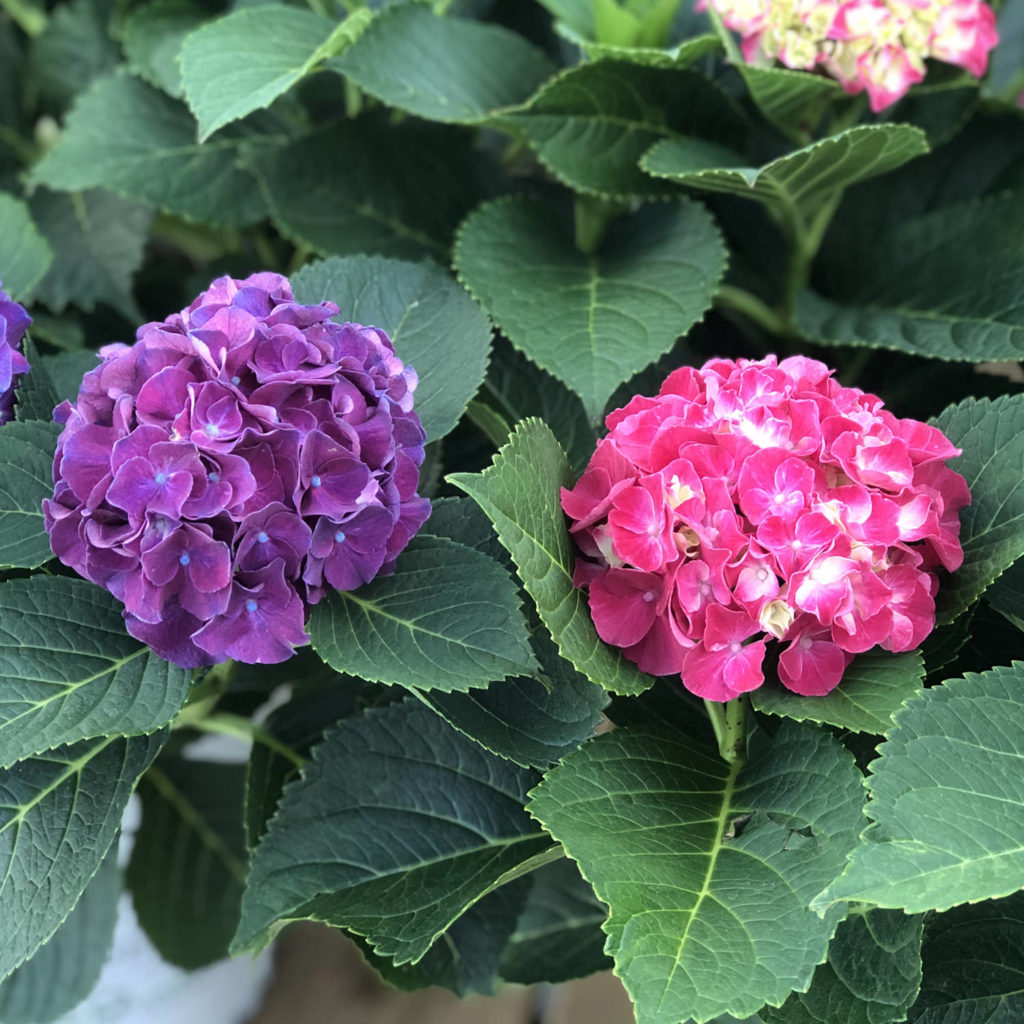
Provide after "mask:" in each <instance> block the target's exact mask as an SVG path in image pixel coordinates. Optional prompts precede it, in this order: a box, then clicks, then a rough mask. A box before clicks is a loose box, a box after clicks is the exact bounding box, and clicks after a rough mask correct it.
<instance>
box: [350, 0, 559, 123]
mask: <svg viewBox="0 0 1024 1024" xmlns="http://www.w3.org/2000/svg"><path fill="white" fill-rule="evenodd" d="M331 67H334V68H336V69H337V70H338V71H341V72H342V73H343V74H345V75H347V76H348V77H349V78H350V79H351V80H352V81H353V82H355V83H356V84H357V85H358V86H359V87H360V88H361V89H364V90H365V91H366V92H368V93H369V94H370V95H371V96H376V97H377V99H379V100H382V101H383V102H384V103H387V104H388V105H389V106H392V107H398V108H399V109H400V110H406V111H408V112H409V113H411V114H416V115H417V116H419V117H423V118H427V119H428V120H431V121H452V122H462V123H470V124H472V123H474V122H478V121H483V120H485V119H486V118H487V117H488V115H489V114H491V113H492V111H495V110H500V109H501V108H502V107H511V106H515V105H516V104H519V103H522V101H523V100H525V99H526V97H527V96H529V95H530V93H531V92H533V90H534V89H536V88H537V86H538V85H540V83H541V82H543V81H544V79H546V78H547V77H548V76H549V75H550V74H551V73H552V72H553V71H554V66H553V65H552V64H551V62H550V61H549V60H548V58H547V57H545V56H544V54H543V53H541V52H540V50H538V49H536V47H534V46H533V45H532V44H531V43H528V42H527V41H526V40H525V39H524V38H523V37H522V36H520V35H517V34H516V33H515V32H511V31H509V30H508V29H505V28H502V27H501V26H499V25H484V24H481V23H480V22H478V21H470V20H467V19H463V18H452V17H447V18H441V17H438V16H437V15H435V14H434V13H433V12H432V11H431V9H430V7H429V6H428V5H426V4H422V3H412V4H400V5H396V6H394V7H391V8H389V9H388V10H386V11H384V12H383V13H382V14H380V15H379V16H378V17H377V18H375V19H374V21H373V22H372V23H371V24H370V25H369V27H368V28H367V29H366V31H365V32H363V34H362V35H361V36H360V38H359V39H358V40H357V41H356V42H355V44H354V45H353V46H351V47H350V48H349V49H348V50H347V51H346V52H345V53H344V54H343V55H342V56H341V57H339V58H338V59H337V60H334V61H332V62H331Z"/></svg>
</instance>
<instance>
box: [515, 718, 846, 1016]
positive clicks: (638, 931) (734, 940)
mask: <svg viewBox="0 0 1024 1024" xmlns="http://www.w3.org/2000/svg"><path fill="white" fill-rule="evenodd" d="M860 793H861V786H860V774H859V773H858V772H857V770H856V768H855V767H854V764H853V759H852V757H851V756H850V755H849V754H848V753H847V752H846V751H845V750H844V749H843V748H842V747H841V746H840V745H839V744H838V743H837V742H836V741H835V740H833V739H832V738H831V737H830V736H828V735H826V734H825V733H824V732H823V731H822V730H818V729H812V728H810V727H808V726H803V725H797V724H795V723H792V722H786V723H784V724H783V726H782V728H781V729H780V730H779V732H778V733H777V734H776V736H775V738H774V741H772V742H771V743H770V744H769V743H768V741H764V742H763V743H762V745H761V747H760V749H759V750H758V751H757V753H755V755H754V757H753V758H752V759H751V761H750V762H749V763H748V765H747V766H746V768H745V769H743V770H742V771H741V770H740V767H739V764H738V763H737V764H734V765H733V766H731V767H730V766H729V765H726V764H725V763H724V762H722V761H721V760H720V759H719V758H718V756H717V754H716V753H715V752H713V751H712V750H710V749H709V748H706V747H703V746H701V745H700V744H698V743H696V742H694V741H693V740H691V739H690V738H688V737H686V736H684V735H682V734H678V733H677V734H671V735H670V734H659V733H653V732H645V731H643V730H631V729H620V730H617V731H616V732H613V733H609V734H607V735H604V736H599V737H598V738H597V739H596V740H594V741H592V742H591V743H588V744H587V745H586V746H585V747H583V748H581V749H580V750H578V751H576V752H575V753H573V754H570V755H569V756H568V757H567V758H565V759H564V760H563V761H562V763H561V765H559V767H557V768H555V769H554V771H552V772H549V773H548V775H547V777H546V778H545V780H544V781H543V782H542V783H541V785H540V786H538V787H537V789H536V790H534V792H533V794H532V797H533V799H532V802H531V803H530V807H529V809H530V812H531V813H532V814H533V815H535V816H536V817H537V818H538V819H539V820H540V821H541V822H542V823H543V824H544V825H545V827H546V828H548V830H549V831H550V832H551V833H552V834H553V835H554V836H555V838H556V839H558V840H559V841H560V842H561V843H562V844H563V845H564V846H565V848H566V850H567V852H568V853H569V856H571V857H572V858H573V859H575V860H577V861H579V863H580V867H581V869H582V871H583V874H584V876H585V877H586V878H587V879H589V881H590V882H591V883H592V884H593V886H594V889H595V891H596V892H597V895H598V896H599V897H600V898H601V899H602V900H603V901H604V902H605V903H607V904H608V906H609V917H608V921H607V923H606V924H605V926H604V927H605V932H606V933H607V935H608V942H607V945H606V947H605V948H606V951H607V952H609V953H610V954H611V955H612V956H613V957H614V959H615V971H616V974H618V975H619V977H620V978H622V980H623V982H624V983H625V986H626V990H627V991H628V992H629V994H630V997H631V998H632V1000H633V1002H634V1004H635V1006H636V1015H637V1021H638V1024H678V1022H679V1021H680V1020H683V1019H688V1018H691V1017H692V1018H694V1019H695V1020H697V1021H707V1020H709V1019H710V1018H712V1017H715V1016H716V1015H717V1014H720V1013H731V1014H734V1015H737V1016H742V1015H744V1014H749V1013H753V1012H754V1011H756V1010H757V1009H759V1008H760V1007H761V1006H762V1005H764V1003H766V1002H768V1003H773V1004H778V1003H781V1002H782V1001H783V999H785V998H786V996H787V995H788V994H789V993H790V991H792V990H793V989H799V988H805V987H806V986H807V984H808V983H809V981H810V979H811V975H812V973H813V971H814V968H815V965H817V964H818V963H820V962H821V960H822V959H823V958H824V956H825V951H826V948H827V946H828V942H829V939H830V938H831V937H832V933H833V931H834V930H835V927H836V925H837V923H838V922H839V920H840V919H841V917H842V912H841V911H840V910H839V909H838V908H836V909H834V910H833V911H832V912H831V914H830V916H829V917H828V918H826V919H824V920H823V919H821V918H818V917H816V915H815V914H814V913H812V912H811V911H810V910H809V909H808V905H809V903H810V900H811V899H812V898H813V896H814V895H815V893H816V892H818V891H820V890H819V886H821V885H822V883H826V884H827V883H828V882H829V881H830V880H831V879H833V878H835V876H836V875H837V874H838V872H839V871H840V870H841V869H842V865H843V863H844V858H845V855H846V853H847V851H848V850H849V849H850V848H851V847H852V846H853V845H854V843H855V841H856V829H857V826H858V823H859V820H860V813H859V807H860V800H861V797H860Z"/></svg>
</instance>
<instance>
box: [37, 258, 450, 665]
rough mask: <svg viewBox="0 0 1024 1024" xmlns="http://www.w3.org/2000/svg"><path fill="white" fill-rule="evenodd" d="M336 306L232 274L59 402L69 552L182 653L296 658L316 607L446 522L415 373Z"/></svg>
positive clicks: (56, 532)
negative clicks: (436, 497) (439, 518)
mask: <svg viewBox="0 0 1024 1024" xmlns="http://www.w3.org/2000/svg"><path fill="white" fill-rule="evenodd" d="M337 312H338V309H337V307H336V306H335V305H334V304H333V303H329V302H324V303H321V304H319V305H315V306H305V305H299V304H298V303H296V302H295V301H294V297H293V295H292V292H291V289H290V287H289V284H288V281H287V280H286V279H285V278H283V277H281V276H279V275H277V274H270V273H261V274H254V275H252V276H251V277H248V278H246V279H245V280H242V281H239V280H234V279H232V278H229V277H222V278H220V279H219V280H217V281H214V282H213V284H212V285H211V286H210V287H209V289H208V290H207V291H205V292H204V293H203V294H202V295H200V296H199V297H198V298H197V299H196V300H195V301H194V302H193V303H192V304H191V305H190V306H189V307H188V309H186V310H184V311H182V313H180V314H176V315H173V316H170V317H168V319H167V320H165V321H163V322H162V323H149V324H145V325H144V326H143V327H141V328H140V329H139V332H138V340H137V341H136V343H135V345H133V346H131V347H129V346H127V345H122V344H115V345H109V346H107V347H106V348H104V349H102V350H101V352H100V355H101V356H102V357H103V362H102V363H101V365H100V366H98V367H97V368H96V369H94V370H91V371H90V372H89V373H87V374H86V375H85V378H84V380H83V381H82V387H81V390H80V392H79V395H78V401H77V403H76V404H74V405H71V404H70V403H67V402H65V403H64V404H63V405H61V406H59V407H58V408H57V410H56V412H55V413H54V418H55V419H56V420H57V421H58V422H61V423H63V424H64V430H63V432H62V433H61V435H60V439H59V441H58V444H57V454H56V457H55V459H54V467H53V474H54V482H55V485H56V486H55V491H54V495H53V498H52V500H47V501H46V502H45V503H44V513H45V516H46V526H47V529H48V531H49V533H50V542H51V544H52V546H53V550H54V552H55V553H56V555H57V556H58V557H59V558H60V560H61V561H62V562H64V564H65V565H69V566H71V567H72V568H74V569H75V570H77V571H78V572H79V573H80V574H81V575H82V576H84V577H85V578H86V579H89V580H92V581H93V582H95V583H98V584H100V585H101V586H104V587H106V588H107V590H109V591H110V592H111V593H112V594H114V595H115V596H116V597H117V598H118V599H119V600H121V601H123V602H124V605H125V622H126V624H127V627H128V630H129V632H130V633H131V634H132V635H133V636H135V637H138V638H139V639H141V640H143V641H145V642H146V643H147V644H149V645H150V646H151V647H152V648H153V649H154V650H155V651H156V652H157V653H158V654H160V655H161V656H162V657H164V658H167V659H168V660H170V661H173V662H176V663H177V664H179V665H184V666H188V667H193V666H198V665H203V664H211V663H214V662H217V661H222V660H224V659H225V658H235V659H237V660H240V661H246V662H277V661H283V660H284V659H285V658H287V657H289V656H290V655H291V654H292V653H293V645H297V644H302V643H305V642H306V641H307V640H308V637H307V635H306V633H305V631H304V628H303V624H304V622H305V618H306V609H307V606H308V605H312V604H315V603H316V602H317V601H319V600H320V598H321V597H322V596H323V595H324V594H325V593H326V592H327V590H328V588H336V589H339V590H349V589H352V588H354V587H358V586H359V585H360V584H362V583H365V582H367V581H369V580H370V579H372V578H373V577H374V576H375V575H377V574H378V573H382V572H385V573H386V572H389V571H391V569H392V568H393V565H394V561H395V557H396V556H397V555H398V553H399V552H400V551H401V550H402V549H403V548H404V547H405V545H406V544H407V543H408V541H409V539H410V538H411V537H412V535H413V534H414V533H415V532H416V530H417V529H418V528H419V527H420V526H421V525H422V524H423V522H424V520H425V519H426V518H427V516H428V515H429V512H430V505H429V502H428V501H427V500H426V499H425V498H420V497H417V495H416V487H417V484H418V481H419V466H420V464H421V463H422V461H423V445H424V433H423V428H422V426H421V425H420V420H419V417H418V416H417V415H416V414H415V412H413V390H414V389H415V387H416V383H417V379H416V374H415V372H414V371H413V370H412V369H411V368H410V367H403V365H402V363H401V361H400V360H399V359H398V358H397V357H396V356H395V352H394V349H393V347H392V345H391V342H390V340H389V338H388V336H387V335H386V334H385V333H384V332H383V331H380V330H377V329H376V328H373V327H361V326H359V325H358V324H343V325H339V324H335V323H331V322H330V317H331V316H332V315H333V314H335V313H337Z"/></svg>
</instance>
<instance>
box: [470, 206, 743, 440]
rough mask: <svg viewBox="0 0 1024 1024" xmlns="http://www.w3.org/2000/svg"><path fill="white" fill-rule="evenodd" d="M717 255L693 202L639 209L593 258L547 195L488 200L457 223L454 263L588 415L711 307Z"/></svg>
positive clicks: (722, 258)
mask: <svg viewBox="0 0 1024 1024" xmlns="http://www.w3.org/2000/svg"><path fill="white" fill-rule="evenodd" d="M725 264H726V252H725V247H724V246H723V244H722V239H721V237H720V236H719V234H718V230H717V229H716V227H715V225H714V222H713V221H712V219H711V217H710V216H709V214H708V213H707V212H706V211H705V210H704V209H703V207H700V206H697V205H696V204H695V203H690V202H688V201H684V202H680V203H677V204H672V205H667V206H657V205H656V206H648V207H645V208H644V209H642V210H640V211H639V212H637V213H634V214H630V215H629V216H627V217H623V218H622V219H620V220H618V221H616V222H615V223H614V224H613V225H612V226H611V229H610V230H609V232H608V234H607V236H606V238H605V241H604V244H603V246H602V247H601V249H600V251H599V252H598V253H597V255H595V256H585V255H584V254H583V253H581V252H579V251H578V250H577V249H576V248H575V247H574V245H573V238H572V228H571V226H570V224H569V223H568V221H566V220H563V219H562V218H561V217H560V216H559V215H558V214H556V213H555V211H554V210H552V208H551V207H549V206H548V205H547V204H546V203H544V202H541V201H538V200H523V199H518V198H512V199H509V198H506V199H501V200H498V201H496V202H493V203H488V204H486V205H484V206H483V207H481V208H480V209H479V210H477V211H476V212H475V213H473V214H472V215H471V216H470V217H468V218H467V219H466V221H465V222H464V223H463V225H462V227H461V228H460V229H459V237H458V241H457V243H456V251H455V265H456V268H457V270H458V273H459V277H460V278H461V279H462V281H463V282H464V283H465V284H466V286H467V287H468V288H469V290H470V291H471V292H472V293H473V294H474V295H475V296H476V297H477V298H478V299H479V301H480V302H481V304H482V305H483V307H484V308H485V309H487V310H488V311H489V312H490V313H491V315H492V316H493V317H494V320H495V322H496V323H497V325H498V326H499V327H500V328H501V330H502V331H503V332H504V333H505V334H506V335H507V336H508V338H509V340H510V341H511V342H512V344H513V345H515V346H516V348H518V349H519V350H520V351H522V352H524V353H525V354H526V355H527V356H529V358H530V359H532V360H533V361H534V362H535V363H537V364H538V365H539V366H541V367H543V368H544V369H545V370H548V371H550V372H551V373H553V374H554V375H555V376H556V377H558V378H559V379H560V380H562V381H564V382H565V383H566V384H568V385H569V387H570V388H572V389H573V390H574V391H576V392H577V393H578V394H579V395H580V397H581V398H582V399H583V405H584V407H585V408H586V410H587V413H588V414H589V415H590V417H591V418H592V419H595V420H596V419H597V418H598V417H599V416H600V415H601V412H602V410H603V409H604V405H605V403H606V402H607V400H608V396H609V395H611V393H612V392H613V391H614V390H615V388H616V386H617V385H618V384H620V383H621V382H622V381H624V380H626V379H627V378H629V377H631V376H632V375H633V374H634V373H636V371H637V370H640V369H642V368H643V367H644V366H646V365H647V364H648V363H650V362H652V361H653V360H655V359H657V358H658V356H660V355H661V354H662V353H663V352H667V351H668V350H669V349H670V348H671V347H672V344H673V343H674V342H675V340H676V338H678V337H679V336H680V335H681V334H685V333H686V331H688V330H689V329H690V328H691V327H692V326H693V324H694V323H695V322H696V321H697V320H699V319H700V318H701V316H702V315H703V314H704V311H705V310H706V309H707V308H708V307H709V306H710V304H711V300H712V297H713V296H714V294H715V291H716V290H717V288H718V282H719V280H720V279H721V277H722V274H723V272H724V271H725Z"/></svg>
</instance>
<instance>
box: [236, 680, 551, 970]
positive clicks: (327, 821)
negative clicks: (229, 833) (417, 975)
mask: <svg viewBox="0 0 1024 1024" xmlns="http://www.w3.org/2000/svg"><path fill="white" fill-rule="evenodd" d="M536 779H537V775H536V774H535V773H534V772H530V771H527V770H525V769H522V768H518V767H516V766H515V765H513V764H511V763H510V762H508V761H503V760H502V759H501V758H497V757H494V756H493V755H492V754H488V753H487V752H486V751H485V750H483V749H482V748H481V747H479V746H477V745H476V744H475V743H473V742H472V740H469V739H466V738H465V737H464V736H461V735H460V734H459V733H458V732H456V731H455V730H454V729H452V727H451V726H450V725H448V724H447V723H446V722H445V721H444V720H443V719H441V718H439V717H438V716H437V715H435V714H434V713H433V712H432V711H430V710H429V709H428V708H425V707H423V706H422V705H420V704H419V703H418V702H417V701H413V700H408V701H406V702H405V703H402V704H392V705H390V706H389V707H386V708H379V709H375V710H370V711H367V712H365V713H364V714H363V715H362V716H361V717H359V718H353V719H347V720H346V721H344V722H342V723H341V725H339V727H338V728H337V729H336V730H335V731H333V732H332V733H330V734H329V735H328V736H327V738H326V739H325V740H324V742H323V743H321V744H320V745H319V746H317V747H316V748H315V749H314V750H313V757H312V760H311V761H310V762H309V763H308V764H307V765H306V767H305V768H304V769H303V772H302V777H301V779H300V780H299V781H298V782H295V783H292V784H291V785H290V786H288V788H287V789H286V790H285V794H284V798H283V800H282V802H281V807H280V810H279V811H278V813H277V816H276V817H275V818H274V820H273V821H272V822H271V823H270V828H269V830H268V832H267V834H266V835H265V836H264V838H263V840H262V841H261V843H260V845H259V846H258V847H257V848H256V851H255V853H254V854H253V858H252V870H251V872H250V875H249V883H248V886H247V888H246V891H245V896H244V898H243V902H242V922H241V924H240V926H239V929H238V934H237V936H236V938H235V951H236V952H238V951H241V950H246V949H256V948H259V947H260V946H263V945H265V944H266V942H267V941H268V940H269V939H270V938H271V937H272V935H273V933H274V932H275V931H276V930H277V929H278V928H280V926H281V925H282V924H283V923H284V922H286V921H289V920H300V919H304V918H313V919H315V920H318V921H326V922H327V923H328V924H332V925H334V926H336V927H343V928H347V929H349V930H351V931H353V932H355V933H356V934H358V935H362V936H365V937H366V938H367V939H368V940H369V942H370V944H371V945H372V946H373V947H374V949H375V950H376V952H377V953H379V954H381V955H383V956H389V957H392V958H393V959H394V960H395V962H396V963H398V964H403V963H415V962H416V961H417V960H419V959H420V958H421V957H423V955H424V954H425V953H426V952H427V950H428V949H429V948H430V947H431V946H432V945H433V943H434V941H435V940H436V939H438V938H439V937H440V936H441V934H442V933H443V932H445V931H446V930H447V929H448V928H449V927H450V926H451V924H452V922H454V921H455V920H456V919H457V918H459V917H460V916H461V915H462V914H463V913H464V912H465V911H466V910H467V909H468V908H469V907H471V906H472V905H473V904H474V903H476V902H477V900H479V899H480V898H481V897H482V896H484V895H485V894H486V893H487V892H488V891H489V889H490V888H491V887H492V886H494V885H495V884H496V883H497V882H498V880H499V879H501V878H502V876H503V875H505V874H506V873H507V872H509V871H512V870H513V869H515V868H516V867H517V866H518V865H520V864H521V863H522V862H523V861H525V860H527V859H528V858H529V857H531V856H533V855H534V854H537V853H539V852H540V851H542V850H544V849H546V848H547V847H549V845H550V839H549V837H548V836H547V835H546V834H545V833H544V832H542V831H540V830H539V829H538V828H537V827H536V826H535V825H534V824H533V822H531V821H530V819H529V817H528V816H527V814H526V812H525V811H524V810H523V802H524V800H525V799H526V792H527V790H528V789H529V788H530V786H531V785H533V783H534V782H535V781H536Z"/></svg>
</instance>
